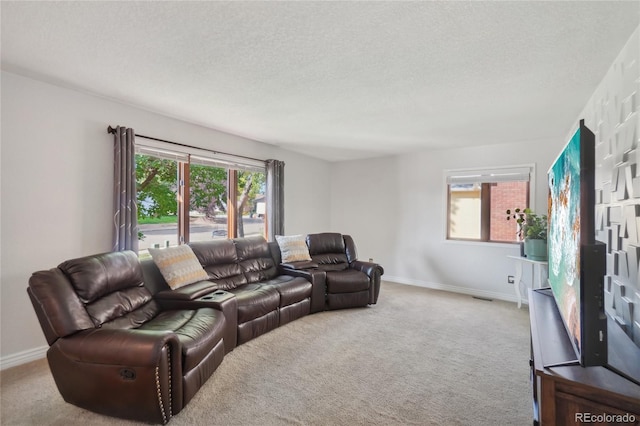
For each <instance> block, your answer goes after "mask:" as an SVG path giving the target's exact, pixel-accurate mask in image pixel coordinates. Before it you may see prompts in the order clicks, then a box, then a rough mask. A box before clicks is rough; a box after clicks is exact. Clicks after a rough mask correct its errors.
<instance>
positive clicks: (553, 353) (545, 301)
mask: <svg viewBox="0 0 640 426" xmlns="http://www.w3.org/2000/svg"><path fill="white" fill-rule="evenodd" d="M529 319H530V321H531V361H530V365H531V381H532V387H533V424H534V425H543V426H552V425H580V424H598V425H640V386H639V385H638V384H636V383H634V382H632V381H630V380H627V379H626V378H625V377H623V376H622V375H620V374H617V373H615V372H614V371H612V370H611V369H609V368H606V367H586V368H585V367H581V366H580V365H571V361H572V360H575V359H576V355H575V352H574V350H573V346H572V345H571V341H570V340H569V336H568V334H567V332H566V329H565V328H564V324H563V323H562V319H561V318H560V313H559V311H558V308H557V306H556V303H555V300H554V298H553V295H551V294H550V290H546V289H543V290H529ZM615 328H618V327H617V326H615ZM618 330H619V329H618ZM619 332H620V333H616V330H615V329H612V327H611V326H609V328H608V333H609V342H610V345H609V361H610V362H611V363H613V364H614V365H615V362H620V363H625V362H626V364H627V365H626V366H627V367H629V368H631V369H632V372H633V373H634V374H635V373H636V372H637V368H640V348H638V347H637V346H636V345H635V344H633V342H631V341H630V340H628V338H626V335H624V332H622V330H619ZM620 334H621V335H620ZM625 338H626V339H627V340H628V343H629V344H630V345H631V346H629V345H627V344H626V343H627V342H624V339H625ZM618 339H623V341H622V342H619V341H618ZM616 344H620V345H621V346H622V347H623V351H622V352H621V351H620V350H619V348H620V345H619V346H615V347H616V350H612V345H616ZM567 363H568V364H569V365H562V364H567ZM554 365H561V366H554ZM545 366H546V367H545ZM633 377H638V376H635V375H634V376H633ZM625 415H626V417H624V416H625ZM597 416H602V417H597Z"/></svg>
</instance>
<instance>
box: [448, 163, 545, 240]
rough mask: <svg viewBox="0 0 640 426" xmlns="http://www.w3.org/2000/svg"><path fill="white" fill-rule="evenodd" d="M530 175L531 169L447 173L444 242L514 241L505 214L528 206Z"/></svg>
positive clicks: (514, 230)
mask: <svg viewBox="0 0 640 426" xmlns="http://www.w3.org/2000/svg"><path fill="white" fill-rule="evenodd" d="M533 173H534V167H533V166H525V167H514V168H499V169H491V170H488V169H485V170H450V171H447V172H446V182H447V239H449V240H467V241H485V242H517V241H518V239H517V225H516V223H515V222H514V221H508V220H506V217H507V215H506V211H507V209H512V210H513V209H515V208H522V209H523V208H525V207H529V194H530V181H531V175H532V174H533Z"/></svg>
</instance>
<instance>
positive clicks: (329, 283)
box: [307, 232, 384, 309]
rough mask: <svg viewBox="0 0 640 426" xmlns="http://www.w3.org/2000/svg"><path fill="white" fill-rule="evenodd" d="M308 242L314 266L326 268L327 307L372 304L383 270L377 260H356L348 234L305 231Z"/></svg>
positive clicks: (324, 269)
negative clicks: (307, 233)
mask: <svg viewBox="0 0 640 426" xmlns="http://www.w3.org/2000/svg"><path fill="white" fill-rule="evenodd" d="M307 246H308V248H309V254H310V255H311V260H312V262H313V263H315V264H317V269H319V270H322V271H325V272H326V309H342V308H354V307H359V306H367V305H373V304H375V303H376V302H377V301H378V294H379V293H380V277H381V276H382V274H383V273H384V270H383V268H382V266H380V265H378V264H377V263H372V262H363V261H360V260H358V254H357V251H356V245H355V243H354V241H353V238H351V236H349V235H342V234H339V233H333V232H324V233H320V234H309V235H307Z"/></svg>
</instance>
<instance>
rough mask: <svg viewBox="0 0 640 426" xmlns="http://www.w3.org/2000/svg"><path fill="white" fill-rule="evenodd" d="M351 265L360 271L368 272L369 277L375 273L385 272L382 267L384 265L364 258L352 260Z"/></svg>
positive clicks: (381, 273)
mask: <svg viewBox="0 0 640 426" xmlns="http://www.w3.org/2000/svg"><path fill="white" fill-rule="evenodd" d="M349 267H350V268H353V269H356V270H358V271H360V272H364V273H365V274H367V276H368V277H369V278H371V277H372V276H374V274H375V273H378V275H383V274H384V269H383V268H382V266H380V265H378V264H377V263H372V262H363V261H362V260H356V261H353V262H351V264H350V265H349Z"/></svg>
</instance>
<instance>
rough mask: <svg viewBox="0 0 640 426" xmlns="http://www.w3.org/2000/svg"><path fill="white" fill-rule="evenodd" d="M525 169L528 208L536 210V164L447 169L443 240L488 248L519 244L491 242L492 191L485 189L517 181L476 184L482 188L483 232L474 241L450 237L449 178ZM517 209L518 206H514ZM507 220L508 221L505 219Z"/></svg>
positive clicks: (444, 176) (481, 221) (444, 181)
mask: <svg viewBox="0 0 640 426" xmlns="http://www.w3.org/2000/svg"><path fill="white" fill-rule="evenodd" d="M524 169H528V171H529V180H528V183H529V186H528V189H527V198H528V206H526V207H529V208H530V209H532V210H535V194H536V164H535V163H529V164H517V165H507V166H496V167H476V168H458V169H446V170H444V171H443V183H444V185H443V188H444V194H443V200H444V203H443V204H444V209H443V216H444V229H443V231H444V232H443V239H444V241H445V242H448V243H463V244H472V245H478V244H481V245H487V246H491V247H495V246H500V245H503V246H508V247H510V246H512V245H514V244H518V242H517V241H498V240H491V239H490V225H491V221H490V211H491V203H490V197H491V192H490V190H485V188H487V189H488V187H489V186H490V185H491V183H494V182H514V181H517V180H516V179H514V180H504V179H497V180H495V181H493V182H490V181H489V182H479V181H478V182H476V183H479V184H480V187H481V191H480V194H481V195H480V197H481V202H480V211H481V218H480V232H481V236H480V239H474V238H451V237H450V236H449V232H450V229H449V219H450V216H449V214H450V209H451V191H450V185H451V184H450V183H449V182H448V181H449V178H450V177H452V176H457V175H463V176H464V175H467V176H471V175H474V176H475V175H482V176H486V175H489V174H492V173H497V174H500V173H509V172H512V171H516V170H524ZM514 207H516V206H514ZM505 220H506V219H505Z"/></svg>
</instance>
